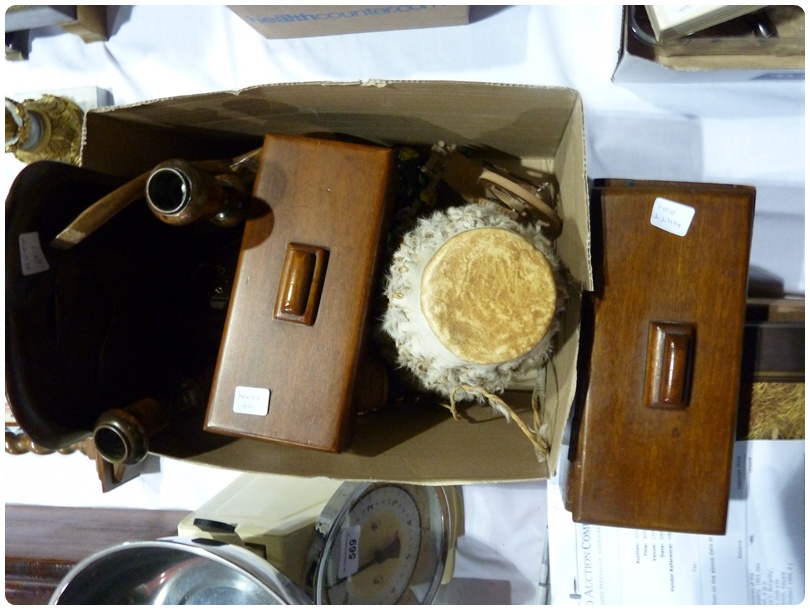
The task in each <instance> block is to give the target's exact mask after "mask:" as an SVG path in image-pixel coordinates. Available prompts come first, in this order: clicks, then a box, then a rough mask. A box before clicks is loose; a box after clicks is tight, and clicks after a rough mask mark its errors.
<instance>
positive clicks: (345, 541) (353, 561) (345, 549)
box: [338, 525, 360, 578]
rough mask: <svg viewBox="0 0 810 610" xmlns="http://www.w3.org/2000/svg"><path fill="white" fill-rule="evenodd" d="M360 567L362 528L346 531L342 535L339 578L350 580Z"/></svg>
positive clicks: (357, 527)
mask: <svg viewBox="0 0 810 610" xmlns="http://www.w3.org/2000/svg"><path fill="white" fill-rule="evenodd" d="M359 567H360V526H359V525H355V526H353V527H348V528H346V529H344V530H343V531H342V532H341V534H340V558H339V560H338V578H348V577H349V576H351V575H352V574H354V573H356V572H357V568H359Z"/></svg>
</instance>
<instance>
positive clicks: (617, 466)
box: [567, 182, 754, 534]
mask: <svg viewBox="0 0 810 610" xmlns="http://www.w3.org/2000/svg"><path fill="white" fill-rule="evenodd" d="M658 198H663V199H666V200H669V201H674V202H677V203H681V204H684V205H686V206H689V207H691V208H693V209H694V210H695V213H694V217H693V218H692V220H691V224H689V225H688V231H687V232H686V234H685V235H683V236H681V235H677V234H673V233H671V232H669V231H665V230H662V229H660V228H658V227H657V226H653V224H652V223H651V215H652V211H653V206H654V204H655V201H656V199H658ZM594 200H595V210H594V228H595V239H596V240H599V239H601V241H602V242H603V243H602V244H601V247H600V248H599V250H600V252H596V253H595V254H597V255H601V260H597V265H598V273H600V274H601V285H600V286H598V287H597V290H596V293H595V295H594V297H593V303H592V306H593V312H592V320H590V323H591V324H592V325H593V343H592V345H590V346H589V349H590V359H589V361H588V362H587V363H586V364H585V367H584V368H585V371H584V375H583V377H584V378H585V379H586V383H587V385H586V388H585V392H584V396H585V398H584V401H583V404H582V405H580V409H581V411H580V413H579V415H578V418H577V425H578V437H576V439H575V441H574V443H575V448H574V459H573V461H572V463H571V469H570V477H569V485H568V493H567V503H568V506H569V508H570V509H571V510H572V512H573V514H574V519H575V520H576V521H581V522H589V523H598V524H604V525H617V526H628V527H634V528H649V529H663V530H668V531H684V532H697V533H713V534H722V533H723V532H724V531H725V526H726V512H727V506H728V496H729V477H730V472H731V468H730V467H731V454H732V448H733V441H734V436H735V418H736V413H737V404H738V395H739V386H740V363H741V352H742V339H743V325H744V321H745V296H746V285H747V274H748V258H749V249H750V241H751V229H752V219H753V208H754V191H753V189H752V188H747V187H731V186H730V187H722V186H719V185H697V184H688V185H687V184H668V183H660V182H659V183H648V184H646V185H645V184H643V183H641V184H635V185H633V186H628V185H624V184H617V183H614V184H613V185H609V186H605V187H603V188H602V189H598V190H597V191H596V196H595V198H594ZM653 322H658V323H662V322H667V323H674V324H675V325H676V327H691V328H693V329H694V335H693V336H692V337H691V339H690V347H689V357H690V364H689V367H688V368H689V370H688V375H689V376H690V379H689V380H688V381H689V383H688V394H687V395H685V396H684V397H683V398H684V401H683V402H684V404H683V405H680V407H681V408H674V409H673V408H663V409H662V408H649V406H647V405H646V404H645V400H644V396H645V384H646V385H649V374H648V373H647V369H648V366H647V358H648V350H649V333H650V328H651V324H652V323H653ZM690 332H691V331H690ZM677 354H678V351H677V350H676V351H674V352H673V355H674V356H677ZM679 374H680V373H679ZM682 387H687V386H686V385H684V386H682ZM679 400H680V398H679Z"/></svg>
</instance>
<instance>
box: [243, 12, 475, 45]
mask: <svg viewBox="0 0 810 610" xmlns="http://www.w3.org/2000/svg"><path fill="white" fill-rule="evenodd" d="M228 8H230V9H231V10H232V11H233V12H234V13H236V14H237V15H239V16H240V17H241V18H242V19H244V20H245V21H246V22H247V23H248V24H249V25H250V26H251V27H253V28H254V29H255V30H256V31H257V32H259V33H260V34H262V35H263V36H264V37H265V38H304V37H307V36H332V35H335V34H357V33H361V32H382V31H386V30H409V29H415V28H431V27H439V26H448V25H464V24H466V23H469V20H470V15H469V7H468V6H464V5H447V6H440V5H424V4H422V5H402V6H377V5H349V6H332V5H327V6H307V5H302V6H281V5H272V4H265V5H229V7H228Z"/></svg>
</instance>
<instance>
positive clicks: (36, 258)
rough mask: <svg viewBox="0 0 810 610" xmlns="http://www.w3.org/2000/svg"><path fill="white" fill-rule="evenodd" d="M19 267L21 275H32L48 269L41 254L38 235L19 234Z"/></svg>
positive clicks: (46, 261)
mask: <svg viewBox="0 0 810 610" xmlns="http://www.w3.org/2000/svg"><path fill="white" fill-rule="evenodd" d="M19 241H20V266H21V267H22V274H23V275H34V274H36V273H42V272H43V271H47V270H48V269H50V265H48V259H46V258H45V254H44V253H43V252H42V246H41V245H40V243H39V233H20V239H19Z"/></svg>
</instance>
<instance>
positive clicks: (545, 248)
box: [382, 203, 567, 399]
mask: <svg viewBox="0 0 810 610" xmlns="http://www.w3.org/2000/svg"><path fill="white" fill-rule="evenodd" d="M484 228H492V229H504V230H506V231H508V232H509V233H510V234H512V235H517V236H520V237H522V238H523V239H525V240H526V241H527V242H528V243H530V244H531V245H532V246H534V248H535V249H536V251H537V252H539V253H540V254H542V257H543V258H544V259H545V260H546V261H547V262H548V265H549V266H550V269H551V274H552V276H553V278H554V282H553V286H554V289H555V295H554V298H553V299H552V301H551V303H550V304H551V305H552V309H553V315H551V316H545V318H546V319H545V320H544V319H541V318H543V317H544V316H543V315H539V314H538V319H537V325H538V326H540V327H541V331H540V332H539V333H538V332H537V329H530V330H529V331H527V334H528V335H532V334H534V335H535V337H536V339H537V343H536V344H535V345H527V346H526V349H525V350H524V349H522V348H521V349H517V352H515V351H514V350H512V351H511V352H510V350H506V351H505V352H504V353H507V354H509V353H511V354H512V355H513V356H514V354H515V353H518V355H517V357H512V358H510V359H507V360H505V361H492V360H493V359H491V358H490V359H488V358H481V357H480V355H478V356H477V355H476V352H474V351H469V350H467V351H465V349H464V348H463V346H460V345H458V344H456V342H454V341H452V337H449V335H447V334H446V333H445V335H444V342H443V341H442V340H441V339H440V338H439V337H437V335H436V333H434V331H433V330H432V328H431V323H430V322H429V321H428V319H427V317H426V316H425V313H424V311H423V306H424V302H423V295H422V294H421V291H422V283H423V277H424V275H425V269H426V267H428V266H429V264H430V263H431V260H433V259H434V255H435V254H436V253H437V252H438V251H439V250H440V249H442V247H443V246H444V245H445V244H446V243H447V242H448V241H450V240H451V239H452V238H454V237H455V236H457V235H460V234H462V233H465V232H468V231H472V230H475V229H484ZM482 234H483V232H482ZM492 235H493V236H496V235H497V234H496V233H492ZM496 263H497V261H496ZM434 265H435V262H434ZM559 269H560V263H559V259H558V257H557V255H556V253H555V252H554V250H553V247H552V245H551V243H550V242H549V240H548V239H547V238H545V237H544V236H543V235H542V234H541V232H540V227H539V226H537V225H534V224H531V223H529V224H523V223H519V222H517V221H515V220H512V219H511V218H509V217H508V216H506V215H505V214H504V213H503V212H502V208H501V207H500V206H499V205H498V204H495V203H483V204H469V205H465V206H460V207H451V208H448V209H447V210H443V211H439V212H435V213H433V214H432V215H431V216H430V217H427V218H424V219H421V220H420V221H418V223H417V225H416V227H415V228H414V229H413V230H411V231H410V232H409V233H407V234H406V235H405V236H404V238H403V241H402V243H401V245H400V246H399V248H398V249H397V251H396V252H395V254H394V256H393V260H392V263H391V266H390V268H389V270H388V274H387V276H386V278H385V296H386V297H387V299H388V305H387V309H386V311H385V313H384V314H383V319H382V329H383V330H384V331H385V332H386V333H387V334H388V335H389V336H390V337H391V338H392V340H393V341H394V344H395V346H396V351H397V364H398V365H399V366H401V367H404V368H406V369H407V370H408V371H409V372H410V373H411V374H412V375H413V376H414V377H415V378H416V379H418V380H419V381H420V382H421V384H422V385H423V386H424V388H425V389H427V390H431V391H435V392H438V393H440V394H442V395H444V396H448V397H449V396H450V395H451V393H454V394H455V396H456V398H459V399H464V398H480V396H478V395H477V394H476V393H475V392H472V393H470V392H468V391H465V390H462V391H459V386H467V387H475V388H480V389H481V390H484V391H486V392H493V393H498V392H502V391H503V390H504V389H505V388H506V387H507V386H508V384H509V382H510V381H511V379H512V377H513V376H514V375H515V374H516V373H523V372H526V371H527V370H531V369H534V368H537V367H539V366H542V365H544V364H545V361H546V360H547V359H548V356H549V352H550V349H551V345H552V340H553V337H554V335H556V333H557V332H558V330H559V315H558V314H559V313H560V312H561V311H562V310H563V308H564V304H565V299H566V296H567V295H566V292H565V289H564V283H563V281H562V278H561V276H560V273H559ZM505 275H508V274H505ZM459 281H463V280H462V279H461V278H459ZM524 292H525V291H524ZM447 294H453V295H454V298H458V299H459V303H455V304H454V303H444V306H454V305H458V306H461V305H463V301H464V299H467V298H473V297H474V295H467V296H464V292H463V290H460V291H458V292H456V291H454V290H453V291H449V292H448V293H447ZM529 294H531V291H529ZM509 296H512V297H513V298H512V300H513V301H514V300H516V299H517V298H518V296H517V295H507V297H509ZM506 300H507V301H508V300H509V299H508V298H507V299H506ZM424 301H425V302H427V301H430V299H426V300H424ZM547 305H548V303H547ZM521 313H523V312H521ZM549 317H550V319H549ZM431 321H432V322H434V327H436V324H435V319H433V317H431ZM495 322H497V320H495V319H493V323H495ZM524 322H525V319H524ZM439 334H442V333H441V332H440V333H439ZM495 334H496V335H497V333H495ZM448 337H449V339H448ZM448 345H450V346H451V347H453V348H454V351H451V350H450V349H448ZM454 352H455V353H454ZM458 354H462V355H466V356H467V359H462V358H461V357H459V355H458ZM471 360H472V361H471Z"/></svg>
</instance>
